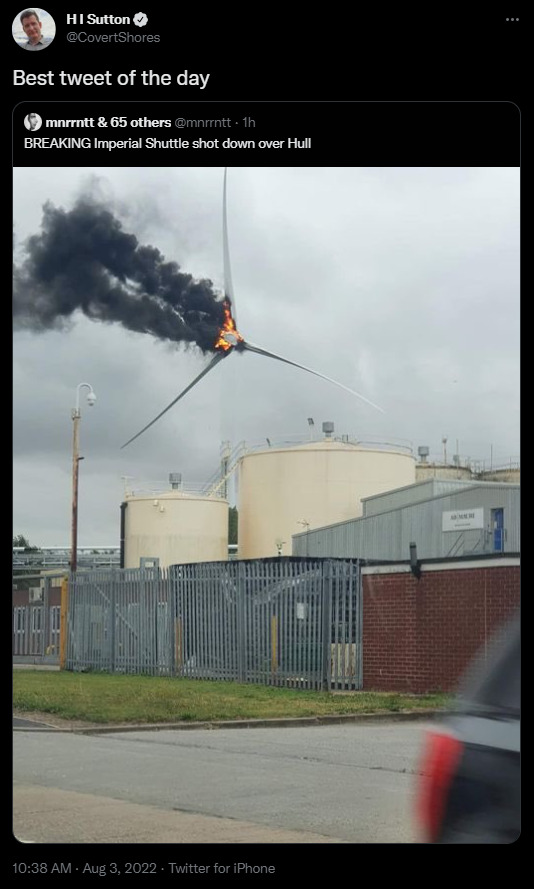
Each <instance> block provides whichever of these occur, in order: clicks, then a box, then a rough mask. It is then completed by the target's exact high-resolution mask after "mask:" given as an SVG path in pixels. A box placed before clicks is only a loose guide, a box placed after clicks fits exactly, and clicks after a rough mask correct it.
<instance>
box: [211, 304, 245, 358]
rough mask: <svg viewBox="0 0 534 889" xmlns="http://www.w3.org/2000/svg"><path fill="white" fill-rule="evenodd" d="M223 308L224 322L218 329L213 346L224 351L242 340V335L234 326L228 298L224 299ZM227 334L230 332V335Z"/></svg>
mask: <svg viewBox="0 0 534 889" xmlns="http://www.w3.org/2000/svg"><path fill="white" fill-rule="evenodd" d="M223 308H224V324H223V326H222V327H221V329H220V331H219V336H218V338H217V340H216V342H215V344H214V346H215V348H216V349H222V350H223V351H224V352H228V351H229V350H230V349H233V348H234V346H235V345H236V344H237V343H238V342H243V341H244V337H242V336H241V334H240V333H239V331H238V330H237V328H236V326H235V321H234V319H233V318H232V309H231V305H230V301H229V300H227V299H225V300H224V303H223ZM228 334H230V336H228ZM234 340H235V342H234Z"/></svg>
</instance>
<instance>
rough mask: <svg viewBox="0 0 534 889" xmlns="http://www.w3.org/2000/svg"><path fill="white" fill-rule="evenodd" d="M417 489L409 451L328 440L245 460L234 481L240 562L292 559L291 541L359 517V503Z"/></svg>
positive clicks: (265, 452)
mask: <svg viewBox="0 0 534 889" xmlns="http://www.w3.org/2000/svg"><path fill="white" fill-rule="evenodd" d="M325 425H326V424H325ZM414 482H415V458H414V456H413V454H412V453H411V451H409V450H408V449H406V448H405V449H398V450H395V449H394V448H393V447H392V448H391V449H386V448H380V449H379V448H373V447H371V446H364V445H363V444H361V443H353V442H349V441H344V440H341V441H340V440H338V439H334V438H328V437H327V438H325V439H324V440H323V441H317V442H308V443H306V444H303V445H297V446H292V447H281V448H268V449H262V450H258V451H252V452H250V453H247V454H245V455H244V456H243V457H241V460H240V462H239V474H238V489H239V504H238V539H239V558H240V559H256V558H264V557H268V556H273V555H274V556H275V555H277V554H279V555H291V551H292V541H291V538H292V535H293V534H299V533H302V531H305V530H306V529H307V528H309V529H310V530H311V529H313V528H318V527H322V526H323V525H330V524H333V523H334V522H341V521H344V520H346V519H353V518H357V517H358V516H360V515H361V514H362V505H361V500H362V498H364V497H369V496H371V495H372V494H379V493H382V492H384V491H390V490H392V489H394V488H401V487H404V486H405V485H411V484H414Z"/></svg>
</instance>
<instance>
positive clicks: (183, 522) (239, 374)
mask: <svg viewBox="0 0 534 889" xmlns="http://www.w3.org/2000/svg"><path fill="white" fill-rule="evenodd" d="M93 9H94V7H91V6H90V5H87V6H85V7H84V6H83V5H79V4H78V5H76V4H74V5H72V7H71V8H70V9H69V10H68V11H66V10H63V9H62V10H60V9H58V8H57V7H53V6H50V7H48V8H46V9H44V8H35V7H31V8H23V7H21V8H20V9H16V8H14V9H12V10H11V12H10V20H11V21H12V37H11V38H9V39H10V40H11V45H10V60H11V70H10V75H9V76H10V96H11V98H12V106H11V136H12V171H11V175H12V198H13V199H12V222H13V290H12V317H13V492H14V496H13V526H12V529H13V602H12V610H13V649H12V651H13V656H12V661H13V809H12V875H13V878H14V880H15V881H16V882H20V881H21V879H22V878H24V879H25V878H26V877H28V876H33V877H34V878H37V877H42V878H44V880H48V879H49V878H52V879H53V880H54V881H56V880H57V884H58V885H59V884H60V883H61V881H66V880H68V879H69V878H70V879H72V878H74V879H75V880H78V879H81V880H82V881H86V880H91V879H100V878H101V877H102V876H107V877H111V878H113V879H114V880H115V881H116V880H126V881H127V880H131V879H132V878H137V879H138V878H145V880H146V881H147V882H148V881H149V880H150V879H151V878H152V879H154V878H157V877H159V878H160V879H169V880H170V881H172V880H179V881H184V880H188V881H191V882H194V883H196V884H209V885H212V884H213V885H217V884H221V883H225V882H226V884H230V882H231V883H232V884H234V883H237V884H239V883H241V882H244V883H248V882H250V881H252V882H253V883H255V882H257V881H262V882H263V883H269V884H271V885H275V883H276V884H278V883H279V882H280V880H282V881H283V880H285V879H288V878H291V877H300V878H302V877H308V876H309V877H310V878H312V877H313V876H314V872H316V871H317V868H318V867H320V866H321V863H322V862H323V860H324V858H325V852H327V851H328V849H329V848H331V847H332V846H333V845H334V846H335V847H336V853H335V854H336V859H337V856H340V855H342V856H343V861H345V857H344V856H345V854H346V853H347V851H348V850H347V847H348V846H349V847H350V846H352V845H354V844H359V845H369V846H371V847H373V846H375V845H377V844H384V845H390V844H403V845H406V844H418V845H421V844H424V843H433V842H462V843H466V842H478V843H480V842H485V843H488V842H497V843H501V842H513V841H514V837H515V834H516V833H517V834H519V832H520V825H519V814H518V796H517V793H516V786H517V763H516V760H515V758H514V757H515V756H516V754H517V755H518V746H517V744H518V742H517V734H516V729H518V723H516V722H515V721H514V719H513V718H512V716H510V714H511V713H512V712H514V713H515V711H514V710H513V706H514V705H513V704H512V703H511V702H510V701H508V703H507V707H506V717H505V718H506V719H507V720H509V722H510V725H509V732H510V734H509V735H507V739H508V740H507V741H506V744H507V745H508V746H507V750H506V751H503V750H502V749H501V747H502V745H501V740H502V738H501V736H500V735H498V733H497V732H496V733H495V736H494V735H493V734H492V733H491V732H490V722H491V720H490V718H489V717H488V718H487V719H486V720H485V722H484V726H483V729H480V731H482V730H483V731H484V732H487V733H488V734H486V735H484V737H485V738H486V739H487V740H486V741H485V742H482V741H479V740H477V744H482V743H486V744H487V746H488V749H489V747H490V746H491V748H492V751H493V753H492V755H493V756H494V757H495V763H496V765H495V767H494V768H492V769H491V770H490V771H491V774H488V775H486V774H484V776H482V772H483V764H482V763H481V762H480V763H479V761H478V760H476V762H475V764H474V765H473V767H472V768H473V775H471V773H469V774H468V773H466V774H465V776H463V778H462V776H461V775H460V777H459V778H458V786H456V784H454V783H453V782H454V777H455V775H454V774H453V764H454V763H457V762H459V761H460V760H459V759H456V753H457V751H456V747H455V749H454V751H452V752H451V760H450V765H451V772H450V774H451V779H450V780H451V790H450V794H451V799H453V798H454V800H455V801H456V802H455V806H456V808H455V807H454V806H448V804H447V801H446V799H445V796H446V794H445V791H444V790H443V787H442V784H440V782H439V780H437V779H436V781H437V784H436V785H435V787H434V785H432V786H431V787H430V790H429V786H430V784H428V783H426V784H425V783H424V781H427V782H431V780H432V775H431V769H430V767H429V765H428V763H435V762H436V761H437V760H436V759H435V757H434V758H432V756H430V758H428V759H425V760H424V761H423V758H422V750H423V745H424V740H425V738H426V737H427V733H428V732H429V731H430V728H431V726H432V725H434V724H435V722H436V721H441V720H445V719H446V718H447V716H448V711H449V710H450V709H451V708H452V707H453V706H454V704H455V701H456V694H457V690H458V688H460V685H461V683H462V682H463V678H464V675H465V673H466V671H467V670H468V668H469V666H470V665H471V664H472V662H474V660H475V659H476V657H477V656H478V655H479V652H480V651H481V650H484V651H485V652H489V650H490V648H489V646H490V645H491V644H492V640H493V637H494V635H495V634H496V633H497V632H498V631H499V630H500V629H501V627H502V626H504V625H505V624H506V625H507V621H508V620H510V619H512V618H513V617H514V615H515V614H516V612H517V609H518V607H519V555H520V543H519V540H520V529H519V482H520V462H519V300H520V286H519V285H520V267H519V256H520V185H521V183H520V162H521V125H522V121H521V108H520V107H519V106H518V103H517V101H516V93H514V90H513V89H510V90H509V91H507V90H508V88H507V86H506V83H505V84H504V85H501V86H500V87H499V86H498V84H497V82H496V80H495V83H494V82H493V81H491V85H490V86H487V88H486V89H483V88H481V87H480V83H479V81H478V80H477V76H475V77H474V78H473V79H472V80H469V79H468V78H467V74H466V75H465V77H464V79H463V80H461V81H460V80H459V81H458V83H459V86H458V85H457V81H456V80H454V79H451V81H450V84H449V85H448V86H446V87H443V86H440V87H439V89H438V87H437V86H436V88H435V90H434V92H432V89H431V88H430V87H429V88H428V89H427V88H426V86H428V76H427V73H426V72H427V71H428V70H429V69H427V68H425V65H424V64H423V63H421V66H420V72H419V74H418V79H417V80H415V79H412V80H409V78H408V76H407V73H406V72H407V71H408V67H407V66H408V65H411V66H412V67H410V69H409V70H410V72H412V71H413V70H414V69H415V63H414V59H413V57H412V59H411V60H410V54H409V52H408V50H407V49H406V48H402V50H401V47H399V52H398V60H397V61H396V62H395V64H394V63H393V61H392V60H391V59H387V60H386V54H385V52H382V51H381V50H380V48H379V47H377V52H376V53H375V54H374V56H373V59H372V61H371V63H369V64H368V65H367V64H366V66H364V65H363V62H362V61H361V58H360V56H359V53H361V41H362V40H364V38H365V32H364V31H363V27H360V30H359V37H358V39H359V41H360V44H358V45H359V46H360V50H358V46H357V47H356V48H355V50H354V59H353V62H351V64H352V65H353V70H352V73H350V72H349V70H348V67H347V69H345V68H344V67H343V68H342V67H341V64H342V62H343V61H344V59H345V57H344V55H343V54H342V53H341V51H340V52H339V58H338V63H339V64H338V66H337V67H336V65H334V64H332V63H328V64H327V62H326V61H324V62H322V63H321V64H319V63H317V64H315V65H312V64H311V63H310V64H309V66H308V67H306V66H305V65H304V64H303V65H297V64H296V63H295V64H292V59H291V57H290V56H287V58H286V56H285V55H284V52H283V51H282V48H281V45H278V44H277V43H275V42H273V45H272V50H271V52H270V67H267V65H266V64H265V63H264V60H263V58H262V59H261V60H260V59H258V60H257V64H256V65H255V64H254V58H253V56H254V51H253V47H251V46H250V45H249V46H248V52H247V61H246V63H245V62H244V61H243V63H242V64H241V65H240V66H239V75H237V74H236V73H235V71H236V64H235V63H236V57H237V60H238V61H240V58H241V57H240V56H239V53H238V52H237V51H236V48H235V43H236V41H237V37H236V38H234V39H233V40H232V41H230V39H229V37H227V36H226V32H225V31H224V29H221V36H220V40H221V47H220V52H219V54H218V55H217V56H213V55H211V54H210V53H209V52H208V51H206V50H203V49H202V48H201V47H200V45H199V43H197V45H196V46H195V45H191V43H192V41H189V43H188V41H187V40H186V37H185V34H184V32H183V28H182V27H181V26H180V25H179V24H178V22H177V20H179V18H180V11H179V9H176V8H174V9H171V8H170V7H168V8H167V7H166V8H165V9H163V7H161V8H159V9H153V8H152V7H149V6H144V7H143V6H141V9H139V7H137V6H135V5H128V4H125V3H122V2H121V3H118V4H116V5H114V6H113V7H111V6H108V7H106V8H104V10H103V11H101V12H99V11H98V6H97V8H96V11H93ZM142 10H144V11H142ZM492 26H493V23H492ZM520 26H521V22H520V21H519V19H518V18H515V17H510V16H508V17H506V16H501V17H500V19H499V20H497V19H495V23H494V30H495V34H496V35H497V37H495V40H497V38H498V39H499V40H501V41H503V42H504V41H506V47H507V51H509V52H510V54H513V50H514V43H513V40H514V35H515V34H516V33H519V28H520ZM428 28H429V31H428V41H427V45H426V52H427V57H426V58H430V56H431V55H432V54H433V53H434V55H436V54H437V51H435V52H434V48H433V45H432V40H431V36H432V35H433V34H437V33H438V30H437V28H438V25H437V24H436V25H435V26H433V28H434V30H431V29H430V26H428ZM514 29H515V31H514ZM212 30H213V29H212ZM283 36H284V33H283V31H282V34H281V38H280V39H282V38H283ZM495 45H496V44H495V42H494V43H493V44H492V43H487V44H486V43H483V42H482V41H480V46H481V47H482V48H487V47H491V46H493V47H494V46H495ZM488 51H489V50H488ZM453 55H454V54H453ZM346 58H347V59H351V58H352V57H351V56H350V55H348V56H347V57H346ZM462 58H463V56H462V53H461V52H460V50H459V49H458V48H457V50H456V57H455V60H454V62H455V65H456V67H458V66H459V65H460V63H461V60H462ZM284 59H285V61H284ZM458 59H459V60H460V61H458ZM381 70H382V71H383V72H384V71H385V75H384V76H386V75H387V76H386V81H385V82H384V85H380V86H379V87H377V86H376V84H377V83H379V79H378V78H379V72H380V71H381ZM430 70H431V69H430ZM478 70H480V69H478ZM493 70H494V69H493V68H491V66H489V67H488V68H487V71H488V78H491V77H492V76H493V75H492V71H493ZM507 70H508V72H509V73H510V74H511V73H513V72H512V70H511V69H510V68H508V69H507ZM260 73H261V75H262V77H261V78H260ZM266 75H268V76H266ZM403 76H406V84H404V83H403V84H402V86H400V85H399V84H401V81H402V77H403ZM410 76H411V75H410ZM408 80H409V82H408ZM488 82H489V81H488ZM380 83H382V82H380ZM414 84H415V86H414ZM489 660H490V658H489V655H488V658H487V662H488V663H489ZM512 684H513V683H512ZM488 687H489V686H488ZM511 694H512V692H511ZM503 695H505V692H504V691H503ZM503 706H504V704H503ZM475 711H476V707H475V706H474V709H473V712H474V713H475ZM476 712H478V711H476ZM475 716H476V713H475ZM475 716H473V720H474V719H475ZM496 718H497V717H496ZM499 718H500V717H499ZM503 718H504V717H503ZM478 730H479V728H478V726H475V723H473V725H472V726H470V728H469V729H467V728H466V732H465V738H463V739H462V743H463V744H464V745H465V750H467V749H468V747H469V743H470V742H469V739H472V738H477V739H479V735H478V734H477V731H478ZM433 737H435V736H433ZM440 743H441V742H440ZM443 744H445V742H443ZM458 744H460V741H458ZM499 745H501V746H499ZM505 746H506V745H505ZM440 749H443V750H445V746H443V747H440ZM447 749H448V748H447ZM501 754H502V756H503V760H504V759H506V770H505V767H504V765H503V766H502V767H501V765H500V763H501V759H500V758H499V757H500V755H501ZM443 755H445V754H443ZM475 755H476V754H475V753H474V752H473V751H471V753H470V754H469V756H468V755H467V753H466V755H465V757H464V758H463V759H462V763H464V764H465V768H466V769H467V768H468V765H469V763H470V762H471V759H470V756H473V757H475ZM459 756H460V754H458V757H459ZM440 762H441V760H440ZM462 767H463V766H462ZM429 769H430V770H429ZM502 776H506V777H505V778H503V777H502ZM462 780H463V782H464V783H462ZM471 780H472V781H475V780H476V781H480V782H483V783H484V782H485V783H484V787H485V788H486V789H485V790H484V792H482V790H481V791H480V793H477V794H475V795H476V796H477V797H478V796H480V798H481V799H485V800H487V799H489V798H490V797H491V798H498V799H501V800H502V806H501V808H499V809H498V811H496V812H494V811H493V809H492V808H491V807H490V806H489V804H488V807H489V808H486V809H484V806H482V808H483V809H484V810H483V811H480V812H477V813H473V811H472V808H471V809H470V819H471V820H470V822H469V825H470V826H469V830H470V831H471V833H470V837H471V838H466V836H465V835H464V834H463V833H462V830H463V829H464V828H463V827H462V826H461V824H464V823H465V822H464V821H462V813H463V808H462V806H463V805H465V806H469V805H470V803H469V801H468V800H465V799H464V798H463V797H462V787H465V786H467V784H468V783H469V781H471ZM499 782H500V783H499ZM477 786H478V785H477ZM432 787H434V790H433V789H432ZM436 788H437V789H436ZM488 788H489V789H488ZM438 790H439V793H438ZM447 792H448V790H447ZM436 793H437V794H438V797H439V799H438V797H436ZM440 794H442V795H440ZM436 800H437V802H436ZM471 802H472V800H471ZM484 805H486V804H484ZM433 806H434V808H433ZM455 813H456V814H455ZM458 813H460V814H458ZM455 817H457V821H458V823H453V822H454V818H455ZM460 822H461V824H460ZM451 837H454V838H453V839H451ZM473 837H474V838H473ZM351 854H352V853H351ZM349 861H350V859H348V858H347V864H348V862H349Z"/></svg>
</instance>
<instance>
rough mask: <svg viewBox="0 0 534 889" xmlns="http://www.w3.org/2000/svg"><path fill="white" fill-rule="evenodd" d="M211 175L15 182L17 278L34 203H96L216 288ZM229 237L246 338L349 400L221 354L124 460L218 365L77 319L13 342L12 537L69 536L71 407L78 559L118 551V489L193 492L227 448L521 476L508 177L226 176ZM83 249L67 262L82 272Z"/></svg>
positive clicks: (515, 225)
mask: <svg viewBox="0 0 534 889" xmlns="http://www.w3.org/2000/svg"><path fill="white" fill-rule="evenodd" d="M223 173H224V171H223V168H222V167H211V168H186V167H182V168H154V169H152V168H120V167H109V168H106V167H99V168H77V169H62V170H59V169H55V168H50V169H47V168H30V167H26V168H18V169H15V170H14V244H15V265H16V266H20V265H21V264H22V262H23V260H24V257H25V255H26V248H25V242H26V239H27V238H28V237H29V236H31V235H38V234H40V232H41V224H42V219H43V206H44V204H45V203H46V202H47V201H50V202H51V203H52V204H53V205H54V206H55V207H56V208H63V209H64V210H65V211H69V210H71V208H72V207H73V206H74V205H75V203H76V201H77V200H78V199H79V198H80V197H81V196H83V195H85V194H89V195H91V196H92V199H93V200H96V201H98V202H102V203H104V204H105V205H106V206H107V207H108V208H109V209H110V210H111V212H112V213H113V215H114V216H115V217H116V218H117V219H118V220H120V223H121V224H122V230H123V231H124V232H127V233H129V234H132V235H135V237H136V238H137V240H138V242H139V244H141V245H151V246H152V247H156V248H157V249H158V250H159V251H160V252H161V253H162V254H163V255H164V257H165V259H166V260H168V261H174V262H177V263H178V264H179V266H180V268H181V271H183V272H186V273H189V274H191V275H193V276H194V277H195V278H199V279H205V278H208V279H211V281H212V282H213V287H214V289H215V290H216V291H218V292H219V293H220V294H221V295H222V292H223V286H224V278H223V250H222V188H223ZM228 224H229V238H230V252H231V259H232V275H233V284H234V290H235V297H236V309H237V318H238V326H239V329H240V330H241V332H242V333H243V335H244V336H245V338H246V339H248V340H250V341H251V342H252V343H255V344H258V345H260V346H262V347H264V348H266V349H268V350H271V351H273V352H276V353H278V354H280V355H283V356H285V357H287V358H290V359H292V360H294V361H297V362H300V363H302V364H304V365H307V366H308V367H312V368H315V369H316V370H318V371H320V372H321V373H324V374H326V375H327V376H330V377H333V378H335V379H336V380H339V381H340V382H341V383H343V384H345V385H346V386H349V387H351V388H354V389H356V390H357V391H359V392H361V393H362V395H364V396H365V397H366V398H368V399H369V400H371V401H373V402H376V403H377V404H379V405H380V406H381V407H382V408H383V410H384V413H380V412H378V411H376V410H375V409H374V408H373V407H371V406H369V405H368V404H366V403H364V402H363V401H360V400H359V399H357V398H356V397H355V396H353V395H351V394H349V393H348V392H346V391H344V390H342V389H340V388H337V387H335V386H333V385H331V384H329V383H328V382H325V381H323V380H321V379H318V378H317V377H313V376H311V375H310V374H307V373H305V372H304V371H301V370H298V369H296V368H294V367H289V366H287V365H282V364H280V363H279V362H276V361H272V360H270V359H267V358H265V357H262V356H259V355H255V354H251V353H245V354H237V353H232V354H231V355H230V356H229V357H228V358H227V359H226V360H225V361H222V362H221V363H220V364H218V365H217V366H216V367H215V368H214V369H213V371H212V372H210V373H209V374H208V375H206V377H204V378H203V379H202V380H201V382H199V384H198V385H197V386H196V387H195V388H194V389H193V390H192V391H191V392H190V393H188V395H186V396H185V398H184V399H183V400H182V401H180V402H179V403H178V404H177V405H176V406H175V407H174V408H172V409H171V410H170V411H169V412H168V413H167V414H165V416H164V417H162V419H161V420H159V421H158V423H156V424H155V425H154V426H153V427H152V428H151V429H149V430H148V431H147V432H145V433H144V434H143V435H142V436H140V437H139V438H138V439H137V440H136V441H135V442H133V443H132V444H131V445H129V446H128V447H127V448H125V449H122V450H121V445H122V444H124V442H125V441H127V440H128V439H129V438H130V437H131V436H132V435H134V434H135V433H136V432H137V431H138V430H139V429H141V428H142V427H143V426H144V425H145V424H146V423H147V422H148V421H149V420H151V419H152V418H153V417H154V416H155V415H156V414H157V413H158V412H159V411H160V410H162V409H163V408H164V407H165V406H166V405H167V404H168V403H169V402H170V401H171V400H172V399H173V398H174V397H175V396H176V395H177V394H178V392H179V391H180V390H181V389H182V388H183V387H184V386H186V385H187V384H188V383H189V382H190V381H191V380H192V379H193V377H195V376H196V375H197V374H198V373H200V371H201V370H202V369H203V368H204V367H205V366H206V364H207V363H208V361H209V360H210V356H209V355H205V354H203V353H202V352H201V351H200V350H199V349H197V348H196V347H190V348H186V347H184V346H183V345H176V344H173V343H170V342H168V341H160V340H158V339H156V338H155V337H154V336H152V335H151V334H147V333H135V332H132V331H129V330H126V329H125V328H124V327H122V326H121V325H120V324H118V323H108V322H103V321H94V320H89V319H88V318H87V317H86V316H85V315H83V314H82V313H81V312H75V313H74V314H73V315H72V316H71V317H70V320H69V322H68V323H67V324H65V325H64V326H63V327H62V328H60V329H58V328H53V329H48V330H45V331H42V332H36V331H35V330H34V329H32V325H31V323H30V324H29V326H28V319H27V318H26V326H25V327H23V328H22V329H21V328H20V327H19V326H18V325H17V324H16V325H15V331H14V342H13V428H14V438H13V448H14V451H13V479H14V518H13V533H14V534H24V535H25V536H26V537H27V538H29V540H30V542H31V543H32V544H34V545H38V546H54V545H57V546H59V545H66V544H68V542H69V539H70V521H71V519H70V515H71V513H70V510H71V456H72V439H71V436H72V420H71V410H72V408H73V407H74V404H75V400H76V388H77V385H78V384H79V383H82V382H87V383H89V384H90V385H91V386H92V387H93V388H94V390H95V392H96V395H97V399H98V400H97V402H96V405H95V406H94V407H92V408H91V407H89V406H88V405H87V402H86V400H85V393H84V391H83V390H82V393H81V401H80V405H81V414H82V416H81V424H80V452H81V454H82V455H83V456H84V460H83V462H82V463H81V465H80V508H79V536H78V542H79V544H80V545H82V546H90V545H94V546H96V545H118V543H119V515H120V513H119V508H120V503H121V500H122V499H123V492H124V484H125V483H124V479H125V478H128V480H129V481H128V484H129V485H130V486H131V487H133V488H134V489H139V488H151V487H157V486H160V487H161V488H162V489H165V488H166V487H168V484H167V479H168V475H169V473H170V472H173V471H178V472H181V473H182V476H183V480H184V482H185V483H186V484H191V485H194V484H197V483H198V484H201V483H202V482H204V481H206V480H207V479H208V478H209V477H210V476H211V475H212V474H213V473H214V472H215V471H216V470H217V467H218V465H219V453H220V445H221V442H222V441H225V440H229V441H230V442H231V443H232V445H237V444H238V443H239V442H241V441H246V442H247V443H250V444H259V443H261V442H263V443H265V440H266V439H267V438H269V439H270V440H271V441H272V442H273V444H274V443H275V442H279V441H282V440H290V439H291V437H292V436H293V437H296V436H298V435H303V436H304V435H306V434H307V433H308V423H307V418H308V417H313V418H314V420H315V429H316V430H317V431H318V432H320V429H321V424H322V422H323V421H325V420H332V421H334V423H335V428H336V433H338V434H343V433H346V434H349V435H350V436H354V437H357V438H359V439H362V440H371V439H375V438H380V439H388V440H391V441H397V440H399V439H400V440H404V442H407V443H411V444H412V446H413V448H414V451H415V453H417V447H418V446H419V445H428V446H429V448H430V452H431V455H433V456H435V457H436V458H440V457H442V456H443V444H442V439H443V437H447V439H448V442H447V445H446V448H447V455H448V458H449V459H450V458H451V457H452V455H453V454H454V453H456V452H457V450H458V451H459V453H460V455H461V457H462V458H467V457H470V458H471V459H472V460H486V461H487V463H488V464H489V461H490V459H492V460H493V464H494V465H496V464H502V463H506V462H508V461H509V460H510V459H513V460H518V459H519V169H517V168H486V167H484V168H459V167H455V168H448V167H445V168H442V167H423V168H414V167H401V168H390V167H388V168H384V167H370V168H369V167H367V168H359V167H354V168H348V167H327V168H317V167H264V168H263V167H234V168H230V169H229V172H228ZM75 252H76V251H75V248H73V254H74V255H75Z"/></svg>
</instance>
